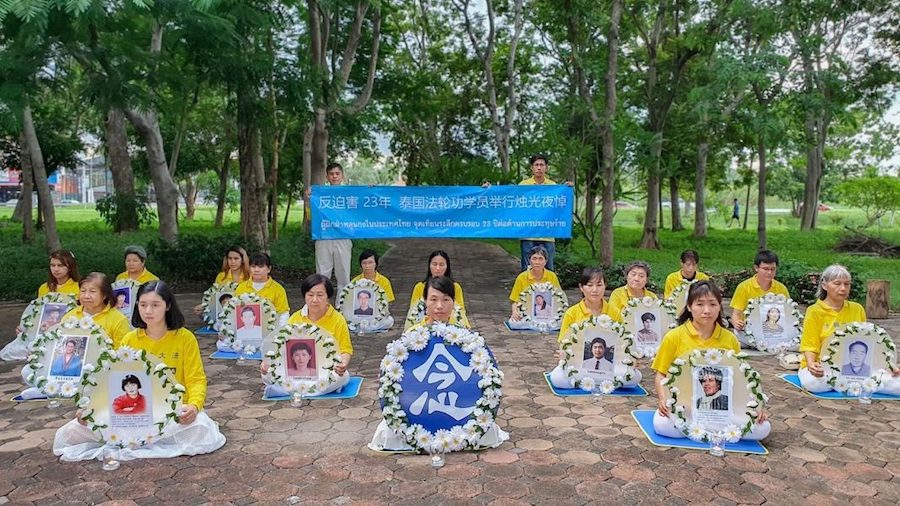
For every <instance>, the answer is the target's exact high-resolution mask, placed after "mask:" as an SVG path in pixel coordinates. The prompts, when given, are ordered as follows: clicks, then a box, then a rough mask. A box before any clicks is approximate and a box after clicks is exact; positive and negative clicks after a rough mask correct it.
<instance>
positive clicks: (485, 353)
mask: <svg viewBox="0 0 900 506" xmlns="http://www.w3.org/2000/svg"><path fill="white" fill-rule="evenodd" d="M502 381H503V373H502V372H501V371H500V369H499V367H498V366H497V362H496V360H495V359H494V356H493V354H492V353H491V352H490V350H489V349H488V348H487V346H486V345H485V343H484V338H482V337H481V336H480V335H479V334H478V333H477V332H472V331H470V330H468V329H465V328H462V327H456V326H453V325H446V324H442V323H436V324H433V325H430V326H428V327H425V326H418V327H414V328H411V329H410V330H408V331H407V332H405V333H404V334H403V335H402V336H401V337H400V339H397V340H396V341H393V342H391V343H390V344H388V345H387V354H386V355H385V357H384V359H382V362H381V386H380V388H379V390H378V393H379V397H380V398H381V406H382V415H383V416H384V419H385V421H386V422H387V424H388V425H389V426H390V427H391V428H392V429H394V431H396V432H397V433H398V434H400V435H402V436H403V437H404V439H405V440H406V441H407V443H408V444H409V445H410V446H412V447H413V448H416V449H422V450H428V449H429V448H435V447H436V448H439V449H440V450H442V451H458V450H465V449H476V448H478V447H479V445H478V442H479V440H480V439H481V436H482V435H484V433H485V432H486V431H487V430H489V429H490V428H491V426H492V425H493V424H494V419H495V417H496V415H497V410H498V409H499V406H500V397H501V395H502V392H501V385H502Z"/></svg>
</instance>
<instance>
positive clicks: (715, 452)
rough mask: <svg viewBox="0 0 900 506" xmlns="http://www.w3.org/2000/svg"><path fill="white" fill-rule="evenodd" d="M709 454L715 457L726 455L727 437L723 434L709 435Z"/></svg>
mask: <svg viewBox="0 0 900 506" xmlns="http://www.w3.org/2000/svg"><path fill="white" fill-rule="evenodd" d="M709 454H710V455H712V456H713V457H724V456H725V437H723V436H722V435H721V434H712V433H710V435H709Z"/></svg>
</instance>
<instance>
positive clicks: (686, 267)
mask: <svg viewBox="0 0 900 506" xmlns="http://www.w3.org/2000/svg"><path fill="white" fill-rule="evenodd" d="M699 264H700V254H699V253H697V252H696V251H694V250H692V249H686V250H684V251H682V252H681V269H679V270H677V271H675V272H673V273H672V274H669V275H668V276H666V288H665V291H664V292H663V298H666V299H668V298H669V297H671V296H672V292H674V291H675V289H676V288H678V287H679V286H680V285H681V283H684V282H685V281H694V280H697V281H703V280H704V279H709V276H707V275H706V273H704V272H700V271H698V270H697V266H698V265H699Z"/></svg>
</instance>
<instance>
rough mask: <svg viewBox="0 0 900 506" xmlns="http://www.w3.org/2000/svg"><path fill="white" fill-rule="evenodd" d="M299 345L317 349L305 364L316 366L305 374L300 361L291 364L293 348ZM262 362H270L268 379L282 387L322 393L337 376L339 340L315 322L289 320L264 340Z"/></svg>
mask: <svg viewBox="0 0 900 506" xmlns="http://www.w3.org/2000/svg"><path fill="white" fill-rule="evenodd" d="M299 345H305V346H306V347H307V349H309V348H311V349H312V350H314V352H313V355H312V356H311V357H310V360H309V361H308V362H306V367H307V368H311V367H314V368H315V373H314V374H315V376H314V377H311V376H313V374H312V373H310V374H303V372H309V371H301V370H298V365H299V364H296V363H294V364H292V363H291V362H292V360H293V356H292V355H293V352H295V351H297V347H298V346H299ZM261 350H262V356H263V362H265V363H266V364H267V365H268V373H267V377H266V378H265V382H266V383H268V384H271V385H277V386H278V387H281V389H283V390H284V391H285V392H287V393H289V394H294V393H297V392H300V393H303V394H304V395H319V394H320V393H321V392H324V391H325V390H327V389H328V387H330V386H331V385H332V384H333V383H334V382H335V381H337V380H338V376H337V374H336V373H335V372H334V366H335V365H336V364H338V363H340V360H341V359H340V354H339V353H338V349H337V342H336V341H335V339H334V336H332V335H331V334H330V333H328V332H327V331H326V330H324V329H322V328H321V327H318V326H316V325H313V324H309V323H303V324H294V323H289V324H287V325H284V326H282V327H281V328H279V329H278V330H276V331H275V332H272V333H271V334H269V335H268V336H266V338H265V340H263V344H262V348H261Z"/></svg>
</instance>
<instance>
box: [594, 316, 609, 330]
mask: <svg viewBox="0 0 900 506" xmlns="http://www.w3.org/2000/svg"><path fill="white" fill-rule="evenodd" d="M595 321H596V322H597V323H598V324H599V325H600V326H601V327H609V326H610V325H611V324H612V323H613V321H612V318H610V317H609V315H605V314H602V315H600V316H597V317H595Z"/></svg>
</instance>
